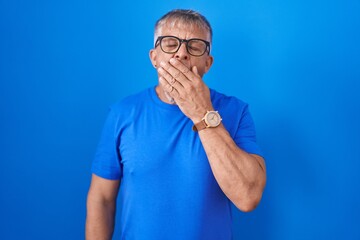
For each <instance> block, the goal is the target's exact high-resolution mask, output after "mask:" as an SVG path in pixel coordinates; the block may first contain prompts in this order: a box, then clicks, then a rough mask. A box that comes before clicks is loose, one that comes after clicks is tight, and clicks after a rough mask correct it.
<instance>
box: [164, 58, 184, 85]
mask: <svg viewBox="0 0 360 240" xmlns="http://www.w3.org/2000/svg"><path fill="white" fill-rule="evenodd" d="M160 65H161V67H162V68H163V69H164V70H165V71H167V72H168V73H169V74H170V75H171V76H172V77H173V78H175V79H176V80H177V81H179V82H180V83H181V84H182V85H183V86H184V88H188V87H189V84H188V82H189V79H187V77H186V76H185V75H184V74H183V73H182V72H181V71H180V70H179V69H177V68H176V67H174V66H172V65H171V64H169V63H165V62H161V63H160ZM183 67H185V66H184V65H183ZM189 72H190V70H189Z"/></svg>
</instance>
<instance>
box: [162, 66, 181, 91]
mask: <svg viewBox="0 0 360 240" xmlns="http://www.w3.org/2000/svg"><path fill="white" fill-rule="evenodd" d="M158 73H159V74H160V75H161V76H162V77H163V78H164V79H165V80H166V81H167V82H168V84H170V85H171V86H173V85H175V84H178V86H176V88H177V89H178V90H182V88H184V87H183V86H182V84H181V83H179V82H178V81H176V79H175V78H174V77H173V76H172V75H171V74H170V73H168V72H167V71H166V70H165V69H164V68H162V67H159V68H158Z"/></svg>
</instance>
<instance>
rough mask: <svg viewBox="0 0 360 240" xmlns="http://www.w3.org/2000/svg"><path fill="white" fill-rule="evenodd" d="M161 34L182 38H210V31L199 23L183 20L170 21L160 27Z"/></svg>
mask: <svg viewBox="0 0 360 240" xmlns="http://www.w3.org/2000/svg"><path fill="white" fill-rule="evenodd" d="M159 30H160V31H159V35H163V36H164V35H173V36H176V37H180V38H194V37H197V38H206V39H207V40H209V33H208V31H207V30H206V29H204V28H201V27H200V26H198V25H197V24H190V23H186V22H182V21H168V22H166V23H164V24H163V25H162V26H161V27H160V29H159Z"/></svg>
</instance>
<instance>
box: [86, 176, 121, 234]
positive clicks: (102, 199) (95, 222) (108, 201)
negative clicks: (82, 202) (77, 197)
mask: <svg viewBox="0 0 360 240" xmlns="http://www.w3.org/2000/svg"><path fill="white" fill-rule="evenodd" d="M119 185H120V181H119V180H107V179H104V178H101V177H98V176H96V175H95V174H93V175H92V179H91V185H90V190H89V193H88V197H87V215H86V230H85V235H86V240H93V239H111V237H112V234H113V231H114V222H115V210H116V198H117V194H118V190H119Z"/></svg>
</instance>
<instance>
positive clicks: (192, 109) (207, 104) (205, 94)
mask: <svg viewBox="0 0 360 240" xmlns="http://www.w3.org/2000/svg"><path fill="white" fill-rule="evenodd" d="M160 66H161V67H159V68H158V73H159V75H160V77H159V81H160V84H161V85H162V87H163V89H164V91H166V92H167V93H168V94H169V95H170V96H171V97H172V98H174V100H175V102H176V104H177V105H178V106H179V108H180V110H181V111H182V112H183V113H184V114H185V115H186V116H187V117H188V118H190V119H191V120H192V121H193V122H194V123H198V122H200V121H201V119H202V118H203V117H204V115H205V113H206V111H210V110H213V107H212V103H211V99H210V90H209V88H208V87H207V86H206V84H205V83H204V81H203V80H202V78H201V76H200V75H199V73H198V69H197V67H196V66H193V67H192V69H189V68H188V67H187V66H185V65H184V64H183V63H182V62H180V61H179V60H177V59H175V58H171V59H170V61H169V62H168V63H166V62H161V63H160Z"/></svg>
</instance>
